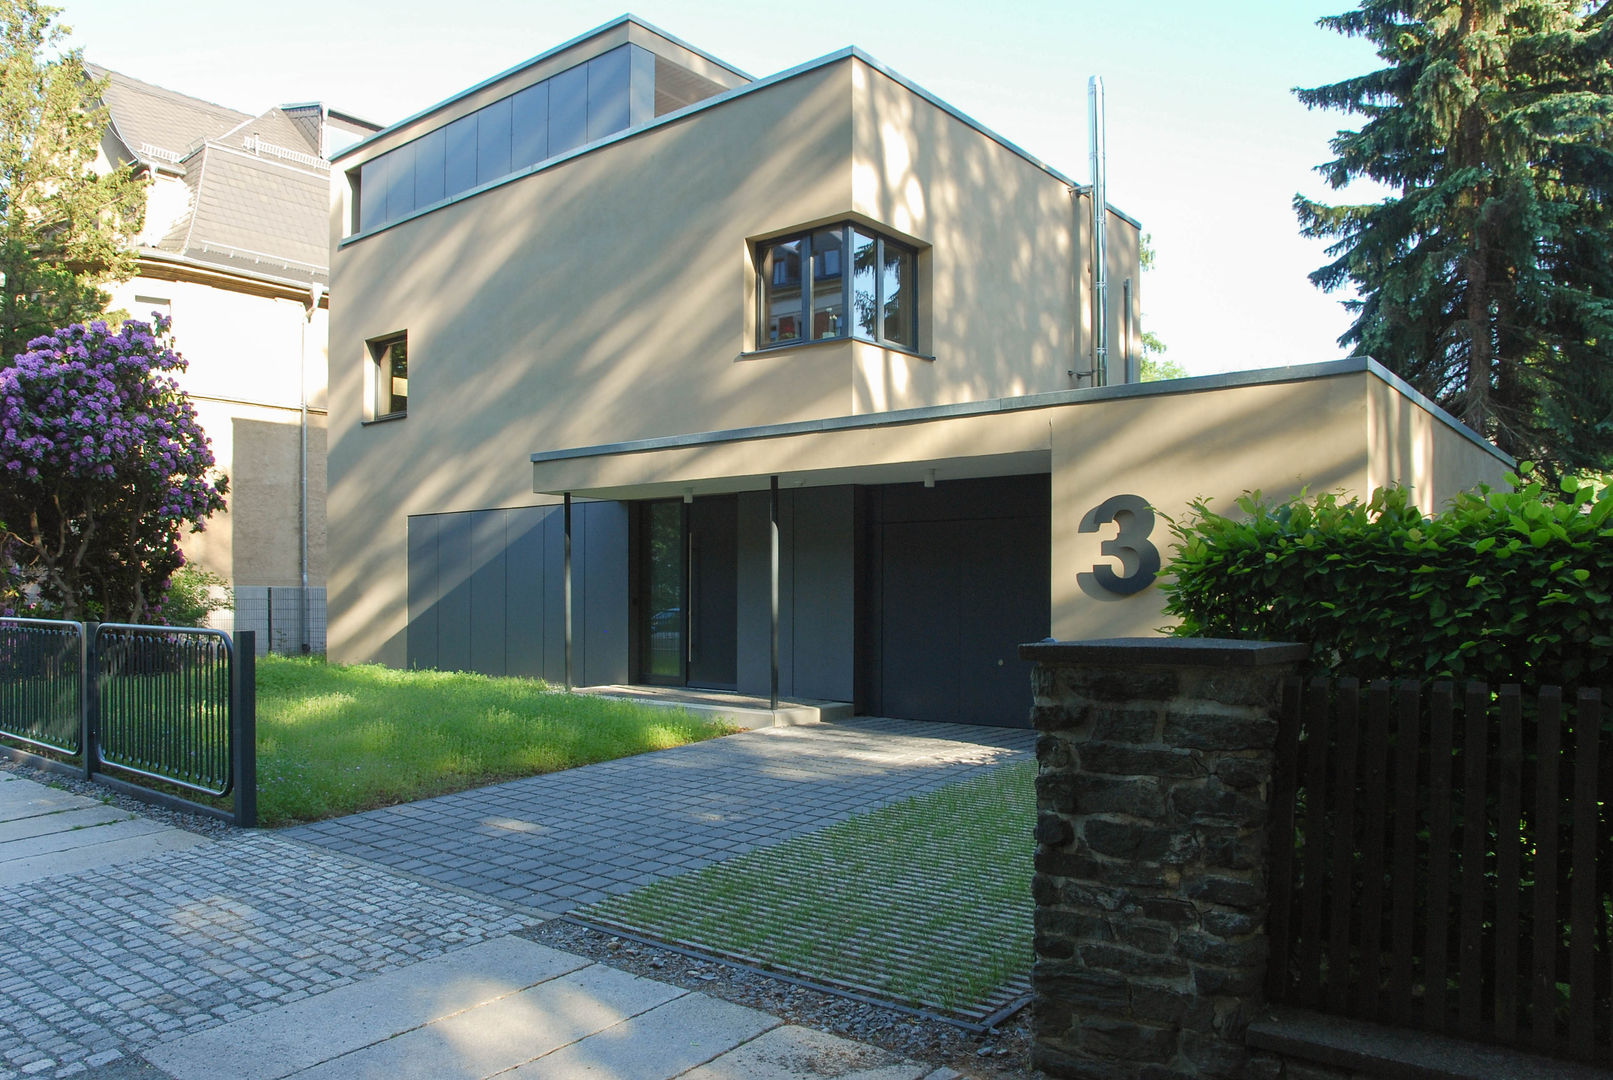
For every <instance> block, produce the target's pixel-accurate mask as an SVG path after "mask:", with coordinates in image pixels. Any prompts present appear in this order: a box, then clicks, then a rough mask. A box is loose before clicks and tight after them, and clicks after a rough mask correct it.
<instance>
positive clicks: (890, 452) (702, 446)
mask: <svg viewBox="0 0 1613 1080" xmlns="http://www.w3.org/2000/svg"><path fill="white" fill-rule="evenodd" d="M1368 373H1370V374H1373V375H1376V376H1377V377H1379V378H1380V379H1382V380H1383V381H1385V382H1387V383H1388V384H1389V385H1391V386H1392V387H1394V388H1395V389H1396V390H1397V391H1399V392H1400V393H1401V394H1403V395H1405V396H1406V397H1407V398H1409V399H1411V400H1412V401H1413V402H1415V403H1416V404H1418V405H1420V406H1422V407H1423V408H1425V409H1427V410H1428V411H1429V412H1430V413H1432V414H1433V415H1434V416H1435V417H1437V418H1438V419H1439V420H1441V421H1443V422H1444V423H1446V424H1447V425H1449V426H1450V427H1451V428H1452V429H1454V430H1455V431H1457V432H1459V433H1460V434H1461V435H1462V436H1463V437H1464V438H1466V439H1468V440H1469V441H1470V442H1472V443H1474V444H1475V445H1477V446H1480V447H1483V448H1484V449H1486V450H1488V451H1489V452H1490V453H1492V454H1494V455H1496V456H1497V457H1498V458H1499V459H1501V460H1503V461H1504V462H1506V463H1507V464H1508V465H1509V466H1510V465H1511V464H1512V460H1511V459H1510V458H1508V457H1507V456H1506V455H1505V454H1502V453H1501V452H1500V451H1499V450H1497V449H1496V448H1495V447H1494V446H1492V445H1491V444H1490V443H1488V442H1486V441H1485V440H1484V439H1483V438H1481V437H1480V436H1479V435H1477V434H1476V433H1475V432H1473V431H1472V430H1471V429H1470V428H1468V427H1466V426H1465V425H1463V424H1462V423H1460V422H1459V421H1457V420H1456V419H1455V418H1454V417H1452V416H1451V415H1450V414H1449V413H1447V412H1445V411H1444V410H1443V409H1441V408H1440V407H1439V406H1438V405H1437V404H1435V403H1434V402H1433V400H1432V399H1430V398H1428V397H1427V396H1425V395H1423V394H1421V393H1419V392H1418V391H1417V390H1415V389H1414V388H1413V387H1412V386H1411V384H1410V383H1407V382H1406V381H1405V380H1404V379H1401V378H1400V377H1399V376H1397V375H1395V374H1394V373H1393V372H1391V371H1389V369H1387V368H1385V367H1384V366H1383V365H1382V364H1379V363H1378V362H1377V361H1375V360H1372V359H1371V358H1369V357H1353V358H1350V359H1346V360H1336V361H1331V362H1327V363H1321V364H1299V365H1292V366H1288V367H1278V368H1264V369H1259V370H1255V371H1239V372H1231V373H1228V374H1223V375H1206V376H1200V377H1198V378H1191V379H1172V380H1168V381H1164V382H1153V383H1133V384H1126V385H1121V386H1101V387H1087V388H1083V389H1078V390H1061V391H1055V392H1051V393H1043V394H1028V395H1025V396H1022V397H1010V398H991V399H987V400H984V401H974V402H961V403H957V404H951V405H931V406H925V407H923V408H916V409H900V410H894V411H890V412H880V413H867V414H862V415H857V416H834V417H825V418H823V419H817V420H798V421H791V422H788V423H781V424H762V425H756V426H752V427H742V428H730V429H726V430H721V431H703V432H694V433H688V434H679V435H664V436H659V437H656V438H649V439H635V440H631V441H626V442H615V443H601V444H598V445H594V446H580V447H570V448H566V449H559V450H543V451H539V452H537V453H534V454H532V455H531V461H532V468H533V474H532V483H533V486H532V490H533V491H534V492H536V493H539V494H547V495H562V494H567V493H570V494H573V495H580V496H585V497H589V498H598V499H645V498H666V497H676V496H679V495H684V494H700V495H707V494H715V493H719V492H732V491H755V490H761V489H765V488H767V487H768V484H769V480H770V477H771V476H773V475H778V476H780V477H787V478H788V479H787V480H786V483H787V484H788V486H792V487H801V486H806V487H816V486H820V485H825V484H888V483H914V482H919V481H923V480H926V479H940V480H955V479H961V478H965V477H978V476H1013V475H1021V474H1027V473H1045V472H1050V471H1051V468H1052V457H1051V440H1050V435H1049V431H1048V428H1047V426H1046V425H1045V423H1041V422H1039V420H1038V418H1037V417H1036V416H1035V413H1036V412H1037V411H1038V410H1043V409H1050V408H1059V407H1063V406H1070V405H1079V404H1088V403H1095V402H1100V401H1114V400H1120V399H1125V398H1137V397H1154V396H1163V395H1168V394H1184V393H1196V392H1203V391H1206V390H1220V389H1228V388H1232V387H1241V386H1263V385H1274V384H1279V383H1289V382H1299V381H1309V380H1314V379H1324V378H1330V377H1336V376H1344V375H1356V374H1368ZM993 418H1000V419H1002V420H1006V421H1009V422H1008V423H1007V424H1006V426H1005V425H1004V424H1002V423H998V424H995V425H994V424H992V423H991V421H992V420H993ZM918 426H926V427H928V428H930V429H931V431H932V432H936V433H937V437H936V438H934V439H931V440H928V441H926V440H923V439H919V438H915V435H914V432H913V430H912V429H913V428H914V427H918ZM942 431H945V434H941V432H942ZM809 441H810V444H811V445H813V446H814V447H817V446H822V445H825V444H826V443H827V442H829V441H833V442H836V443H842V444H843V445H844V450H845V451H846V452H845V453H843V454H842V455H841V457H842V459H843V460H845V461H847V462H854V464H842V465H839V466H830V467H825V468H805V469H802V468H791V467H790V465H791V464H792V463H799V462H800V460H801V456H800V451H801V450H802V449H803V448H805V447H806V446H807V445H809ZM735 444H746V445H745V447H744V449H745V450H746V454H745V458H744V462H745V466H746V467H745V468H744V469H743V470H735V469H732V468H724V467H723V462H724V461H729V462H732V461H733V460H734V459H733V458H732V457H731V456H729V455H731V454H732V451H733V450H735V449H739V447H738V446H736V445H735ZM724 450H727V451H728V452H729V454H728V455H725V454H724V453H723V451H724Z"/></svg>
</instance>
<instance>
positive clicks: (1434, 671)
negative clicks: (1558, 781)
mask: <svg viewBox="0 0 1613 1080" xmlns="http://www.w3.org/2000/svg"><path fill="white" fill-rule="evenodd" d="M1519 473H1521V474H1522V476H1521V477H1520V476H1519V475H1517V474H1510V473H1509V474H1508V475H1507V482H1508V483H1509V484H1510V485H1511V486H1510V490H1500V491H1497V490H1492V489H1490V488H1488V487H1480V488H1479V489H1478V491H1476V492H1472V493H1468V494H1464V495H1462V496H1460V497H1458V498H1457V499H1456V500H1455V501H1454V502H1453V503H1452V504H1451V505H1450V507H1449V508H1448V509H1447V510H1445V511H1444V512H1443V513H1440V514H1438V515H1437V516H1434V517H1431V518H1429V517H1424V516H1423V514H1422V513H1421V512H1420V511H1418V510H1417V509H1416V508H1415V507H1414V506H1412V505H1411V504H1410V502H1409V500H1408V495H1407V493H1406V491H1405V490H1404V489H1401V488H1385V489H1379V490H1377V491H1375V492H1373V494H1372V498H1371V499H1370V500H1369V501H1367V502H1366V503H1362V502H1361V501H1360V500H1359V499H1355V498H1351V499H1345V498H1343V497H1342V496H1340V495H1320V496H1314V497H1312V496H1307V495H1306V494H1304V493H1301V494H1300V495H1298V496H1296V497H1294V498H1292V499H1289V500H1287V501H1283V502H1269V501H1265V500H1263V499H1262V498H1261V495H1260V493H1259V492H1258V491H1257V492H1253V493H1251V494H1247V495H1245V496H1244V497H1243V498H1241V499H1239V500H1238V503H1237V505H1238V509H1239V510H1240V511H1241V512H1242V513H1241V515H1239V516H1237V517H1231V516H1224V515H1221V514H1217V513H1214V512H1213V511H1211V510H1210V508H1209V506H1208V504H1207V503H1206V502H1204V501H1202V500H1201V501H1198V502H1195V503H1194V504H1193V506H1192V509H1191V511H1190V513H1189V514H1188V515H1187V516H1186V517H1185V518H1184V519H1183V520H1180V521H1172V522H1171V531H1172V532H1173V533H1174V534H1175V536H1176V538H1177V547H1176V552H1175V555H1174V557H1173V558H1172V560H1171V562H1170V565H1169V566H1168V567H1167V568H1166V569H1167V572H1168V573H1169V574H1172V575H1174V580H1167V581H1166V582H1165V583H1164V584H1163V585H1162V588H1163V589H1164V591H1165V593H1166V595H1167V597H1168V603H1167V606H1166V610H1167V611H1168V612H1169V613H1170V614H1172V615H1175V616H1178V617H1179V618H1180V619H1181V624H1180V626H1179V627H1177V629H1176V631H1175V632H1176V633H1177V634H1179V635H1182V636H1187V637H1231V638H1252V639H1265V640H1270V641H1303V642H1306V643H1308V644H1310V645H1311V646H1312V647H1313V650H1314V653H1313V657H1312V663H1313V666H1314V668H1315V670H1316V671H1318V672H1322V671H1328V672H1332V673H1334V674H1339V675H1355V676H1358V677H1360V678H1363V679H1370V678H1377V677H1380V676H1384V677H1389V676H1402V677H1421V678H1428V677H1440V678H1442V677H1455V678H1462V679H1468V678H1473V679H1485V680H1487V681H1489V682H1491V683H1492V684H1493V683H1501V682H1524V683H1532V684H1537V685H1538V684H1541V683H1557V684H1559V685H1565V686H1577V685H1613V671H1610V670H1609V658H1610V655H1613V602H1610V600H1613V597H1610V593H1613V486H1610V484H1613V477H1609V476H1602V477H1598V478H1595V479H1593V480H1591V481H1589V482H1587V481H1584V480H1576V479H1575V478H1573V477H1568V478H1565V479H1564V480H1563V481H1562V484H1561V488H1560V491H1559V490H1552V489H1550V488H1547V487H1546V486H1544V485H1543V484H1542V483H1540V482H1539V481H1538V480H1536V479H1534V478H1533V477H1532V476H1531V475H1530V473H1531V467H1530V465H1529V464H1528V463H1527V462H1526V463H1524V464H1523V465H1522V466H1520V468H1519Z"/></svg>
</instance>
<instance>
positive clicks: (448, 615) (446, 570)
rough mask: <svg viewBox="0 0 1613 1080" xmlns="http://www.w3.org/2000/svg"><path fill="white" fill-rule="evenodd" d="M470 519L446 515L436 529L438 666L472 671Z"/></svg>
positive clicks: (452, 669)
mask: <svg viewBox="0 0 1613 1080" xmlns="http://www.w3.org/2000/svg"><path fill="white" fill-rule="evenodd" d="M470 542H471V515H470V514H443V515H441V520H440V521H439V523H438V526H437V663H436V665H435V666H436V667H438V668H440V669H441V670H443V671H469V670H470V626H471V603H470V601H471V590H470V576H471V550H470Z"/></svg>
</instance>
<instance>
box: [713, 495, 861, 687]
mask: <svg viewBox="0 0 1613 1080" xmlns="http://www.w3.org/2000/svg"><path fill="white" fill-rule="evenodd" d="M853 495H854V489H852V488H850V487H836V488H810V489H802V490H799V491H788V490H787V491H781V492H780V493H779V693H781V694H785V695H788V696H792V697H804V698H819V699H823V700H826V701H850V700H852V673H853V670H854V665H853V641H852V625H853V618H854V616H855V610H856V608H855V589H854V569H855V558H854V552H853V539H854V529H853V518H852V508H853ZM767 501H768V496H767V492H765V491H760V492H745V493H743V494H741V495H740V497H739V690H740V692H741V693H746V694H766V693H767V692H768V690H769V679H770V672H769V664H770V659H771V657H770V650H769V641H770V638H769V633H770V629H769V625H768V618H769V610H768V522H767Z"/></svg>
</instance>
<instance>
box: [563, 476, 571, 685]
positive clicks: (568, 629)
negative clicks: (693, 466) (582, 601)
mask: <svg viewBox="0 0 1613 1080" xmlns="http://www.w3.org/2000/svg"><path fill="white" fill-rule="evenodd" d="M565 578H566V600H565V603H566V689H567V690H570V689H571V687H572V680H571V492H569V491H568V492H566V574H565Z"/></svg>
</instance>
